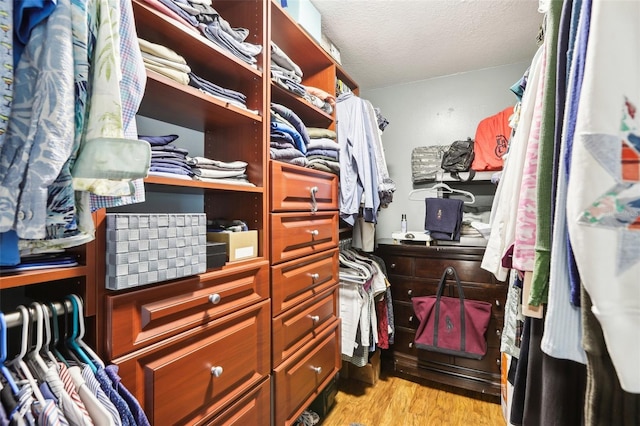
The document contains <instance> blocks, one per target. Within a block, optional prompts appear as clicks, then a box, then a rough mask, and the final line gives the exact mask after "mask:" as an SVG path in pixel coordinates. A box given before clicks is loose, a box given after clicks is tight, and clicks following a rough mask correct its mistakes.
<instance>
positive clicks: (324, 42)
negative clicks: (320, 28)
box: [320, 34, 342, 65]
mask: <svg viewBox="0 0 640 426" xmlns="http://www.w3.org/2000/svg"><path fill="white" fill-rule="evenodd" d="M320 46H322V48H323V49H324V50H325V52H327V53H328V54H329V55H331V57H332V58H333V59H334V60H335V61H336V62H337V63H339V64H340V65H342V60H341V59H340V49H338V48H337V47H336V45H335V44H333V42H332V41H331V40H329V38H328V37H327V36H326V35H324V34H322V39H321V40H320Z"/></svg>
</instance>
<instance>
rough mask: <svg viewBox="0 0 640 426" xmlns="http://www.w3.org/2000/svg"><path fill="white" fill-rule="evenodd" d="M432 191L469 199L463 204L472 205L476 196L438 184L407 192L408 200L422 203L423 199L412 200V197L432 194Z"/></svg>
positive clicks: (442, 183) (441, 183)
mask: <svg viewBox="0 0 640 426" xmlns="http://www.w3.org/2000/svg"><path fill="white" fill-rule="evenodd" d="M434 190H437V191H442V192H443V193H446V194H461V195H464V196H466V197H469V200H468V201H464V203H465V204H473V203H475V202H476V196H475V195H473V193H471V192H469V191H465V190H462V189H457V188H451V187H450V186H449V185H447V184H446V183H444V182H438V183H436V184H434V185H432V186H430V187H428V188H420V189H414V190H413V191H411V192H409V200H413V201H424V197H422V198H414V196H415V195H418V194H420V193H424V192H432V191H434Z"/></svg>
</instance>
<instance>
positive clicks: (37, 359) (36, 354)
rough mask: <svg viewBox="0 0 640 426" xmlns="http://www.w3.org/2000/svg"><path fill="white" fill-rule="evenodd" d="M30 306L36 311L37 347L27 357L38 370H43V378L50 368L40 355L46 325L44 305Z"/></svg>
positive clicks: (35, 333) (35, 304)
mask: <svg viewBox="0 0 640 426" xmlns="http://www.w3.org/2000/svg"><path fill="white" fill-rule="evenodd" d="M30 306H31V307H32V308H33V310H34V316H35V319H36V328H35V331H34V332H33V335H34V337H35V340H36V345H35V346H34V347H33V348H32V349H31V350H30V351H29V353H28V354H27V357H28V358H29V359H31V360H33V361H34V364H35V365H36V366H37V367H38V368H40V370H41V371H40V372H41V373H42V376H44V374H45V373H46V372H47V370H48V369H49V366H48V365H47V364H46V363H45V362H44V359H42V356H41V355H40V350H41V349H42V341H43V337H44V324H43V320H42V317H43V315H44V314H43V312H42V305H40V304H39V303H37V302H33V303H32V304H31V305H30ZM29 323H31V321H29Z"/></svg>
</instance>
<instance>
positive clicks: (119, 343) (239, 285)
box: [106, 261, 269, 358]
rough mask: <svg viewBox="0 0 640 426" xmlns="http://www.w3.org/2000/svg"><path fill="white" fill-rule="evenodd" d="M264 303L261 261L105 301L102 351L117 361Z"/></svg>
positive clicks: (265, 285) (265, 273)
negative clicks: (104, 340)
mask: <svg viewBox="0 0 640 426" xmlns="http://www.w3.org/2000/svg"><path fill="white" fill-rule="evenodd" d="M268 297H269V267H268V263H267V262H266V261H260V262H252V263H249V264H247V265H245V266H238V267H234V268H233V269H222V270H221V271H215V272H210V273H204V274H202V275H200V276H196V277H192V278H188V279H185V280H179V281H176V282H173V283H171V284H164V285H160V286H156V287H149V288H146V289H143V290H137V291H133V292H130V293H124V294H118V295H115V296H107V297H106V299H107V327H106V333H107V351H108V355H109V357H110V358H117V357H119V356H122V355H124V354H125V353H128V352H130V351H132V350H136V349H140V348H142V347H144V346H146V345H149V344H152V343H155V342H159V341H161V340H164V339H166V338H168V337H171V336H174V335H176V334H178V333H180V332H182V331H185V330H187V329H189V328H192V327H194V326H196V325H200V324H205V323H207V322H209V321H211V320H212V319H215V318H219V317H221V316H223V315H226V314H228V313H230V312H233V311H235V310H237V309H240V308H243V307H245V306H249V305H252V304H254V303H256V302H258V301H260V300H262V299H265V298H268Z"/></svg>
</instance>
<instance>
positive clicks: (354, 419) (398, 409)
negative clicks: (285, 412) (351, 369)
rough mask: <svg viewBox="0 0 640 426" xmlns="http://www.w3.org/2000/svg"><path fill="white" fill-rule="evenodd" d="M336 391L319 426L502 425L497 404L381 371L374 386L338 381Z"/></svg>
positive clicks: (352, 381) (350, 380)
mask: <svg viewBox="0 0 640 426" xmlns="http://www.w3.org/2000/svg"><path fill="white" fill-rule="evenodd" d="M434 386H437V385H434ZM338 389H339V391H338V394H337V396H336V402H335V405H334V406H333V409H332V410H331V411H330V412H329V413H328V415H327V416H326V418H325V419H322V420H321V422H320V424H321V425H322V426H352V425H353V426H355V425H357V426H361V425H362V426H387V425H388V426H392V425H393V426H430V425H434V426H448V425H451V426H457V425H464V426H483V425H486V426H504V425H505V421H504V417H503V416H502V409H501V408H500V405H499V404H497V403H494V402H487V401H483V400H482V399H478V398H472V397H470V396H467V395H471V394H469V393H467V392H460V393H458V392H456V393H453V392H449V391H447V390H445V389H444V388H442V387H438V388H436V387H429V386H426V385H424V384H418V383H414V382H412V381H408V380H404V379H402V378H399V377H394V376H389V375H387V374H385V372H384V371H383V372H382V374H381V377H380V380H378V382H377V383H376V384H375V385H368V384H366V383H363V382H358V381H355V380H353V379H346V380H344V379H341V380H340V381H339V385H338ZM480 396H481V395H480Z"/></svg>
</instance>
